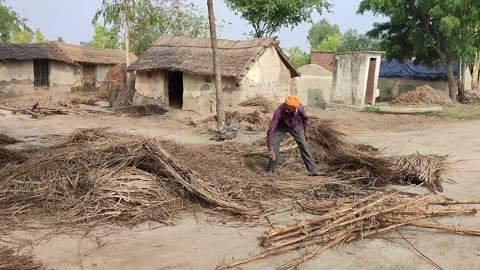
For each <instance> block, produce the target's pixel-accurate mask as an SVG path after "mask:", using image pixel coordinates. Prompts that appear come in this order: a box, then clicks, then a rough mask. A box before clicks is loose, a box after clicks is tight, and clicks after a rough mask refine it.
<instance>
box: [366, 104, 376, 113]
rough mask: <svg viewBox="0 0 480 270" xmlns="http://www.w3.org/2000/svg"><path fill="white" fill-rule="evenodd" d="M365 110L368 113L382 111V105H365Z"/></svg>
mask: <svg viewBox="0 0 480 270" xmlns="http://www.w3.org/2000/svg"><path fill="white" fill-rule="evenodd" d="M364 110H365V112H368V113H379V112H380V107H377V106H365V108H364Z"/></svg>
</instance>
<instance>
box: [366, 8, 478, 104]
mask: <svg viewBox="0 0 480 270" xmlns="http://www.w3.org/2000/svg"><path fill="white" fill-rule="evenodd" d="M367 11H371V12H373V13H374V14H378V15H383V16H386V17H389V18H390V20H389V21H387V22H384V23H376V24H375V25H374V29H373V30H371V31H370V32H369V34H370V35H371V36H374V37H376V36H381V37H382V42H381V45H382V47H383V48H384V49H385V51H386V52H387V58H390V59H391V58H395V59H398V60H406V59H407V60H409V59H415V62H417V63H421V64H425V65H429V66H434V65H438V64H440V65H442V66H444V67H445V69H446V70H447V79H448V87H449V95H450V97H451V98H452V99H453V100H456V94H457V93H456V91H455V77H454V74H453V64H454V63H455V62H456V61H457V60H459V59H467V60H471V59H474V57H475V52H477V51H479V47H480V45H479V43H480V38H479V31H478V24H479V18H480V1H478V0H463V1H445V0H362V1H361V3H360V6H359V9H358V12H359V13H361V14H363V13H364V12H367Z"/></svg>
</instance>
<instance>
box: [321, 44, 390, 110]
mask: <svg viewBox="0 0 480 270" xmlns="http://www.w3.org/2000/svg"><path fill="white" fill-rule="evenodd" d="M381 57H382V53H381V52H357V53H339V54H336V55H335V62H334V70H333V82H332V92H331V95H330V102H331V103H337V104H344V105H353V106H357V107H362V106H364V105H366V104H374V103H375V99H376V97H377V96H378V95H379V90H378V76H379V72H380V61H381Z"/></svg>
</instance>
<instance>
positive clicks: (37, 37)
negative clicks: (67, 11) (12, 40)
mask: <svg viewBox="0 0 480 270" xmlns="http://www.w3.org/2000/svg"><path fill="white" fill-rule="evenodd" d="M33 42H35V43H43V42H45V36H44V35H43V33H42V31H40V28H37V30H35V33H34V34H33Z"/></svg>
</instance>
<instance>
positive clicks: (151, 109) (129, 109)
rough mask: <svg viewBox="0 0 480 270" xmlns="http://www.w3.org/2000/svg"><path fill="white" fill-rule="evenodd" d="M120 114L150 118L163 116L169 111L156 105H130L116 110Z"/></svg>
mask: <svg viewBox="0 0 480 270" xmlns="http://www.w3.org/2000/svg"><path fill="white" fill-rule="evenodd" d="M115 112H116V113H118V114H130V115H132V116H135V117H141V116H149V115H163V114H165V113H166V112H168V111H167V110H165V109H164V108H162V106H160V105H156V104H145V105H129V106H122V107H118V108H116V109H115Z"/></svg>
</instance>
